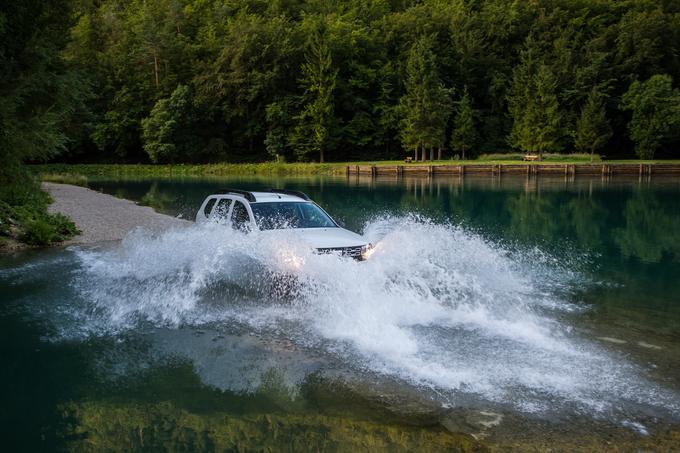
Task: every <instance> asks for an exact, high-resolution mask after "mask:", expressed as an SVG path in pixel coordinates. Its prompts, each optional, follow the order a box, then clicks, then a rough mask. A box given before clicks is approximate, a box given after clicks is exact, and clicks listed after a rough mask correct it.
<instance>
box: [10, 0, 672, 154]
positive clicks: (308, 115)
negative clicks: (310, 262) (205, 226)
mask: <svg viewBox="0 0 680 453" xmlns="http://www.w3.org/2000/svg"><path fill="white" fill-rule="evenodd" d="M11 3H18V4H11V5H7V6H3V10H2V14H3V16H2V17H3V20H2V21H0V33H2V36H3V40H4V42H3V45H6V46H7V48H6V51H5V52H4V53H2V55H0V58H2V59H3V60H2V63H3V64H2V71H3V77H2V80H1V81H0V92H1V93H2V100H1V101H0V114H1V115H2V118H3V122H4V123H3V128H4V130H6V131H13V132H12V133H5V134H3V136H2V137H0V140H4V141H5V142H3V149H2V151H0V152H3V153H5V154H3V157H2V159H3V161H10V160H12V159H14V161H15V162H18V161H19V160H21V159H22V158H29V159H33V158H38V157H45V156H48V155H54V154H53V151H56V150H64V151H67V153H66V154H62V155H63V156H64V158H65V159H70V160H88V161H93V160H96V161H127V162H139V161H145V160H151V161H154V162H206V161H217V160H220V161H223V160H226V161H232V162H240V161H257V160H266V159H271V158H272V157H273V156H280V157H283V158H285V159H288V160H321V159H330V160H346V159H376V158H400V157H403V155H404V153H405V152H412V151H413V150H414V149H416V147H417V148H418V151H419V152H418V157H419V158H421V159H422V158H425V157H426V156H425V149H427V150H429V157H430V158H432V157H434V153H435V151H439V150H440V149H442V148H443V149H453V148H456V146H458V148H459V149H460V144H459V143H456V142H458V140H459V138H460V137H461V136H460V132H461V131H460V129H459V125H460V124H462V123H463V122H464V121H458V125H457V122H456V118H457V116H459V115H460V114H461V111H460V109H461V104H454V103H452V102H451V98H452V97H453V96H454V95H455V97H456V98H458V99H460V98H461V97H462V95H461V93H462V91H463V87H467V89H468V95H467V96H468V98H469V99H474V116H475V121H474V126H475V128H474V129H475V132H476V137H475V140H474V149H468V148H466V154H470V151H473V152H477V153H478V152H502V151H509V150H510V149H519V150H523V151H529V152H537V153H540V152H543V151H557V150H561V151H567V152H570V151H572V150H574V149H588V151H592V150H604V152H605V153H606V154H607V155H619V156H632V155H633V150H634V148H635V149H638V150H641V149H642V148H645V149H652V148H653V149H656V150H657V152H658V153H661V154H658V155H659V156H662V157H672V156H680V154H679V153H680V151H679V148H678V145H680V137H674V136H672V135H671V134H669V133H667V132H668V131H667V130H665V131H661V132H663V133H662V134H661V135H662V136H663V137H662V138H659V139H653V137H655V136H659V134H660V132H659V127H660V126H659V123H658V121H655V120H654V119H653V117H655V116H656V117H662V116H664V114H665V113H668V111H669V110H668V109H669V108H670V107H662V106H661V105H660V104H659V105H658V106H657V107H658V109H656V110H658V111H656V110H654V109H650V108H649V105H650V103H651V105H657V100H658V99H659V98H658V96H659V95H662V96H666V97H665V98H664V99H665V100H662V101H659V102H660V103H661V104H664V105H669V106H670V105H672V104H673V102H675V101H674V99H675V98H674V95H673V91H672V90H673V89H674V86H673V83H678V81H680V59H679V58H678V55H679V54H680V6H678V5H677V2H669V1H666V0H623V1H621V0H595V1H586V0H532V1H531V2H508V1H507V0H477V1H469V0H454V1H441V0H407V1H400V2H394V1H389V0H349V1H344V2H325V1H319V0H286V1H264V0H241V1H232V0H96V1H95V0H78V1H75V0H50V1H46V2H35V1H27V2H11ZM29 19H35V20H34V22H35V24H26V21H27V20H29ZM37 25H40V27H41V28H40V29H41V30H43V31H41V32H40V33H38V34H37V35H36V36H38V37H39V38H36V37H33V38H31V37H30V32H29V31H30V30H36V26H37ZM27 30H28V31H27ZM31 39H32V40H34V41H35V45H33V41H31V42H30V43H29V41H30V40H31ZM21 40H25V41H26V42H27V43H29V44H30V45H28V46H25V49H29V50H30V51H27V52H24V53H23V54H22V55H21V57H20V58H19V59H16V58H14V56H15V53H16V52H17V49H18V48H19V47H21V45H20V42H21ZM17 46H19V47H17ZM40 49H47V50H48V51H47V52H42V51H39V50H40ZM45 56H48V57H45ZM37 61H40V62H41V63H40V64H36V62H37ZM16 68H23V69H21V71H23V73H24V75H28V74H31V76H30V77H27V78H19V76H18V75H17V74H18V73H17V72H16V70H17V69H16ZM27 68H28V69H27ZM659 75H666V76H667V77H670V79H668V80H669V82H668V83H666V85H665V87H664V88H663V90H665V91H663V92H658V93H656V94H654V93H655V90H656V88H653V87H651V86H647V84H649V83H650V82H644V81H649V80H654V81H656V80H657V78H655V77H658V76H659ZM671 80H672V81H675V82H672V81H671ZM636 81H637V82H636ZM18 82H20V83H18ZM664 83H665V82H664ZM667 88H669V89H670V90H671V91H668V89H667ZM629 89H630V90H631V91H629ZM594 91H597V92H598V93H600V94H601V96H600V97H601V99H595V98H591V96H590V93H592V92H594ZM626 93H629V94H628V95H626V96H625V97H624V94H626ZM90 94H91V95H92V96H91V97H89V96H90ZM605 99H606V105H605V104H604V103H605ZM645 99H647V100H648V101H645ZM85 101H86V102H85ZM645 103H646V104H645ZM643 104H645V105H648V106H647V107H645V106H644V105H643ZM22 106H23V107H22ZM671 110H672V108H671ZM670 117H672V115H671V116H667V118H670ZM462 119H464V120H465V121H468V120H467V119H465V116H464V117H463V118H462ZM605 123H608V125H609V126H607V124H605ZM629 123H630V125H629ZM629 126H630V127H629ZM466 127H467V126H466ZM609 128H611V133H610V132H609V131H610V129H609ZM666 129H668V128H666ZM32 131H44V132H45V133H39V134H38V133H34V132H32ZM452 139H453V140H452ZM650 140H651V141H650ZM655 140H656V141H655ZM464 141H467V140H464ZM662 146H663V147H662ZM18 148H21V150H20V151H16V152H14V153H11V155H9V154H8V151H7V150H9V149H14V150H17V149H18ZM645 152H646V153H647V152H649V151H645ZM19 154H21V156H22V157H18V156H19ZM438 154H439V153H438ZM444 155H445V156H450V155H451V154H450V153H448V154H444ZM644 155H649V154H644Z"/></svg>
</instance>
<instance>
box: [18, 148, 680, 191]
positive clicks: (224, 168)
mask: <svg viewBox="0 0 680 453" xmlns="http://www.w3.org/2000/svg"><path fill="white" fill-rule="evenodd" d="M600 162H602V160H601V159H600V157H599V156H595V159H594V160H593V162H591V159H590V155H589V154H568V155H560V154H547V155H545V156H544V158H543V160H542V161H540V162H524V161H522V155H520V154H517V155H512V154H488V155H483V156H480V158H478V159H474V160H464V161H463V160H453V159H449V160H435V161H426V162H412V163H408V164H405V163H404V161H403V160H387V161H364V162H332V163H324V164H318V163H276V162H262V163H247V164H228V163H219V164H199V165H137V164H76V165H68V164H49V165H33V166H31V170H32V171H33V172H34V173H36V174H39V175H40V177H41V178H42V180H44V181H53V182H63V183H65V184H76V185H85V184H86V183H87V180H86V179H83V176H84V177H97V176H100V177H107V176H221V175H278V176H295V175H343V174H345V169H346V167H347V165H411V166H416V165H481V164H485V165H488V164H518V163H522V164H531V165H546V164H575V165H579V164H591V163H600ZM606 162H607V163H630V164H631V165H637V164H640V163H676V164H678V163H680V160H673V161H668V160H645V161H642V160H607V161H606Z"/></svg>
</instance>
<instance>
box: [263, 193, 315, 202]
mask: <svg viewBox="0 0 680 453" xmlns="http://www.w3.org/2000/svg"><path fill="white" fill-rule="evenodd" d="M251 193H252V194H253V195H254V196H255V199H256V200H257V201H256V202H255V203H260V202H270V203H271V202H282V201H297V202H300V201H302V202H305V203H307V202H308V200H305V199H303V198H301V197H298V196H295V195H289V194H285V193H272V192H251Z"/></svg>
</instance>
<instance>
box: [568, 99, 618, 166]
mask: <svg viewBox="0 0 680 453" xmlns="http://www.w3.org/2000/svg"><path fill="white" fill-rule="evenodd" d="M611 137H612V128H611V126H610V125H609V120H607V114H606V113H605V106H604V98H603V96H602V94H601V93H600V92H599V91H597V89H595V88H594V89H593V90H592V91H591V92H590V94H589V95H588V99H587V100H586V103H585V104H584V105H583V108H582V109H581V115H580V116H579V118H578V120H577V121H576V140H575V145H576V149H578V150H579V151H581V152H589V153H590V161H591V162H592V161H593V155H594V154H595V150H597V149H599V148H602V147H603V146H604V145H605V144H606V143H607V142H608V141H609V139H610V138H611Z"/></svg>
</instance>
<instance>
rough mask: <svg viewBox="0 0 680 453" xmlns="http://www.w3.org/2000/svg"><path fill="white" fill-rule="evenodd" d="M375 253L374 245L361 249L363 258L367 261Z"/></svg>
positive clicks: (367, 245)
mask: <svg viewBox="0 0 680 453" xmlns="http://www.w3.org/2000/svg"><path fill="white" fill-rule="evenodd" d="M374 251H375V247H373V244H366V245H364V246H363V247H361V258H363V259H365V260H367V259H368V258H369V257H370V256H371V255H373V252H374Z"/></svg>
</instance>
